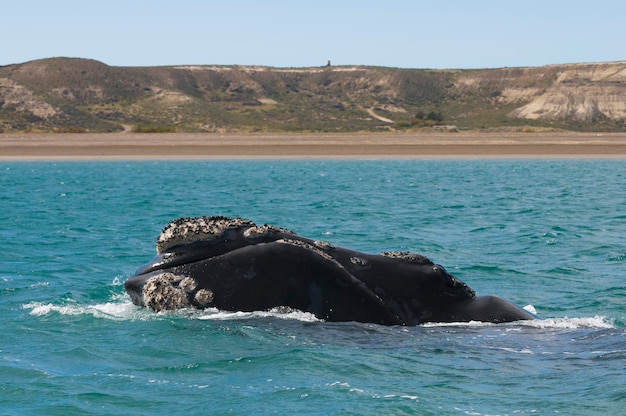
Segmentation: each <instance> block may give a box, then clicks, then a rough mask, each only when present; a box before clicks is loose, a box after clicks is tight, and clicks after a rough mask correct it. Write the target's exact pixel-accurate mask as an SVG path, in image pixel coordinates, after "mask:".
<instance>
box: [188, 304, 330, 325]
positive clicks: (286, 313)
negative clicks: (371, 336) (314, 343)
mask: <svg viewBox="0 0 626 416" xmlns="http://www.w3.org/2000/svg"><path fill="white" fill-rule="evenodd" d="M194 318H195V319H201V320H216V321H227V320H238V319H255V318H277V319H285V320H293V321H302V322H319V321H320V320H319V319H318V318H316V317H315V315H313V314H312V313H309V312H302V311H299V310H297V309H291V308H283V307H280V308H272V309H270V310H269V311H254V312H229V311H221V310H219V309H215V308H208V309H204V310H202V311H200V313H199V314H198V315H197V316H194Z"/></svg>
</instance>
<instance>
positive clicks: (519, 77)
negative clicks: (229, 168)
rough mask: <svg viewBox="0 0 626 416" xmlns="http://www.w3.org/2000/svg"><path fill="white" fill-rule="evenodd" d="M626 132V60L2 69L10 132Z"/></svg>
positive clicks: (68, 62) (4, 124) (72, 63)
mask: <svg viewBox="0 0 626 416" xmlns="http://www.w3.org/2000/svg"><path fill="white" fill-rule="evenodd" d="M432 129H440V130H443V131H447V132H455V131H461V132H462V131H468V130H471V131H498V132H555V131H556V132H559V131H587V132H611V131H612V132H624V131H626V62H606V63H589V64H583V63H581V64H567V65H548V66H542V67H526V68H498V69H476V70H455V69H450V70H431V69H401V68H385V67H365V66H340V67H335V66H325V67H312V68H273V67H255V66H214V65H206V66H170V67H114V66H109V65H106V64H104V63H102V62H98V61H94V60H89V59H76V58H50V59H41V60H36V61H31V62H26V63H21V64H15V65H7V66H3V67H0V132H6V133H13V132H44V133H45V132H122V131H124V130H127V131H135V132H198V133H199V132H208V133H220V134H221V133H249V132H257V133H275V132H326V133H331V132H359V131H365V132H384V131H395V132H407V131H408V132H416V131H421V130H428V131H430V130H432Z"/></svg>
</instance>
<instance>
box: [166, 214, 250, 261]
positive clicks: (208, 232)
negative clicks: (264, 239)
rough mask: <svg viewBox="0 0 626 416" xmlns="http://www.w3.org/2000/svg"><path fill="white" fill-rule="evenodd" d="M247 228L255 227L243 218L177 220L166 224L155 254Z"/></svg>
mask: <svg viewBox="0 0 626 416" xmlns="http://www.w3.org/2000/svg"><path fill="white" fill-rule="evenodd" d="M249 227H256V225H255V224H254V223H253V222H252V221H249V220H245V219H243V218H227V217H194V218H179V219H177V220H174V221H172V222H170V223H169V224H167V225H166V226H165V228H164V229H163V231H162V232H161V234H160V235H159V237H158V238H157V242H156V250H157V254H160V253H161V252H163V251H165V250H167V249H170V248H172V247H176V246H182V245H188V244H193V243H196V242H198V241H207V240H213V239H219V238H222V237H223V236H224V234H225V232H226V231H227V230H232V229H238V228H249Z"/></svg>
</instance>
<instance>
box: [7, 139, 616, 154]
mask: <svg viewBox="0 0 626 416" xmlns="http://www.w3.org/2000/svg"><path fill="white" fill-rule="evenodd" d="M518 157H533V158H542V157H544V158H624V159H626V133H464V132H462V133H428V134H426V133H378V134H376V133H350V134H326V133H312V134H295V133H294V134H288V133H278V134H202V133H199V134H194V133H172V134H133V133H109V134H95V133H93V134H92V133H82V134H55V133H51V134H42V133H37V134H0V160H144V159H200V160H202V159H288V158H290V159H300V158H518Z"/></svg>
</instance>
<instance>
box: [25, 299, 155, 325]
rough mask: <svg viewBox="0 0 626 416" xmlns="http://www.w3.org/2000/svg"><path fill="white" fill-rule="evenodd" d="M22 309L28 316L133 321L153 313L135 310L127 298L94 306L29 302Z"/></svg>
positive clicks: (147, 317) (146, 317) (145, 317)
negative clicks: (57, 315)
mask: <svg viewBox="0 0 626 416" xmlns="http://www.w3.org/2000/svg"><path fill="white" fill-rule="evenodd" d="M22 308H24V309H30V310H31V311H30V312H29V314H30V315H33V316H48V315H52V314H55V313H57V314H60V315H68V316H79V315H90V316H93V317H96V318H104V319H112V320H135V319H142V320H143V319H149V317H150V316H151V315H153V313H149V314H148V313H146V311H144V310H143V309H139V308H137V307H136V306H135V305H133V303H132V302H131V301H130V300H129V299H128V298H123V299H120V300H115V299H113V301H112V302H105V303H98V304H95V305H78V304H73V305H56V304H53V303H42V302H31V303H27V304H24V305H22Z"/></svg>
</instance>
